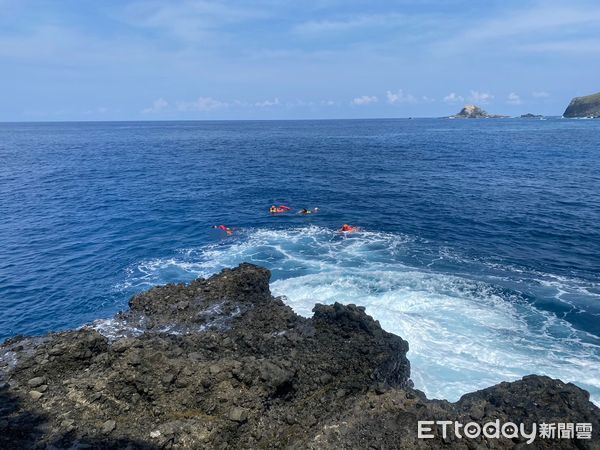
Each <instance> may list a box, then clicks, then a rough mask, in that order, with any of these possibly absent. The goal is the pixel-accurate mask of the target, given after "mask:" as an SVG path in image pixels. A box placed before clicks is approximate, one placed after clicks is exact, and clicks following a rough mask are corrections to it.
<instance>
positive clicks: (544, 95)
mask: <svg viewBox="0 0 600 450" xmlns="http://www.w3.org/2000/svg"><path fill="white" fill-rule="evenodd" d="M531 96H532V97H533V98H548V97H550V94H549V93H548V92H546V91H534V92H532V93H531Z"/></svg>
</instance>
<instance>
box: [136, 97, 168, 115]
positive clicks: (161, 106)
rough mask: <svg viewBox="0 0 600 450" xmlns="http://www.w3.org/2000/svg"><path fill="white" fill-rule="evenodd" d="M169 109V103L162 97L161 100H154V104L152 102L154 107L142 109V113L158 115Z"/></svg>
mask: <svg viewBox="0 0 600 450" xmlns="http://www.w3.org/2000/svg"><path fill="white" fill-rule="evenodd" d="M168 107H169V102H168V101H166V100H165V99H164V98H162V97H161V98H158V99H156V100H154V102H152V106H150V107H149V108H144V109H142V113H144V114H156V113H159V112H162V111H164V110H165V109H167V108H168Z"/></svg>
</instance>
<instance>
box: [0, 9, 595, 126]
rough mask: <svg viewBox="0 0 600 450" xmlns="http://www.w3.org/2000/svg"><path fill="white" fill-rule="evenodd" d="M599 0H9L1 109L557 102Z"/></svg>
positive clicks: (34, 117) (572, 83) (497, 107)
mask: <svg viewBox="0 0 600 450" xmlns="http://www.w3.org/2000/svg"><path fill="white" fill-rule="evenodd" d="M599 91H600V2H599V1H597V0H568V1H567V0H565V1H553V0H546V1H528V0H518V1H516V0H502V1H496V0H486V1H483V0H482V1H472V0H440V1H433V0H420V1H417V0H385V1H379V0H302V1H298V0H254V1H248V0H246V1H244V0H220V1H214V0H180V1H177V0H102V1H98V0H0V121H60V120H180V119H181V120H197V119H202V120H204V119H209V120H213V119H218V120H220V119H311V118H377V117H438V116H445V115H449V114H452V113H455V112H457V111H459V110H460V109H461V108H462V106H464V105H465V104H471V103H473V104H477V105H479V106H481V107H483V108H484V109H485V110H487V111H488V112H490V113H496V114H509V115H519V114H523V113H527V112H532V113H539V114H545V115H561V114H562V113H563V111H564V109H565V107H566V106H567V104H568V103H569V101H570V99H571V98H572V97H574V96H579V95H586V94H591V93H594V92H599Z"/></svg>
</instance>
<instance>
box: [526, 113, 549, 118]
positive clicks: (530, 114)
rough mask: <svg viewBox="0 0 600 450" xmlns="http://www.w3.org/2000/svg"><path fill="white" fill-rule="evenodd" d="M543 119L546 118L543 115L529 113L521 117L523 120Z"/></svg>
mask: <svg viewBox="0 0 600 450" xmlns="http://www.w3.org/2000/svg"><path fill="white" fill-rule="evenodd" d="M542 118H544V116H542V115H541V114H532V113H527V114H522V115H521V119H542Z"/></svg>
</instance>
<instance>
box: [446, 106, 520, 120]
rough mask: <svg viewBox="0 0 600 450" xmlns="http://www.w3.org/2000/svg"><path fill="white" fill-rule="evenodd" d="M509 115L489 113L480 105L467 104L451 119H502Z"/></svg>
mask: <svg viewBox="0 0 600 450" xmlns="http://www.w3.org/2000/svg"><path fill="white" fill-rule="evenodd" d="M506 117H509V116H501V115H497V114H489V113H487V112H486V111H484V110H483V109H481V108H480V107H479V106H476V105H467V106H465V107H464V108H463V109H461V110H460V112H459V113H458V114H454V115H453V116H450V117H449V119H501V118H506Z"/></svg>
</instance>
